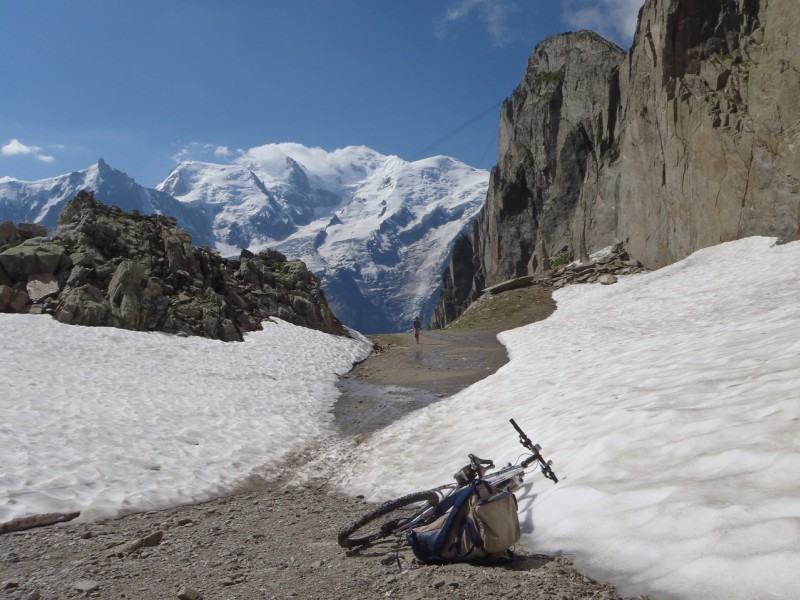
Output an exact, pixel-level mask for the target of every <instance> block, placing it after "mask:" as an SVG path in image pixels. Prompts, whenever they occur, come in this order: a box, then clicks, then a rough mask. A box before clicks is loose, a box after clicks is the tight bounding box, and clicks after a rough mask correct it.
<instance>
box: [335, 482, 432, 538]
mask: <svg viewBox="0 0 800 600" xmlns="http://www.w3.org/2000/svg"><path fill="white" fill-rule="evenodd" d="M439 499H440V496H439V494H437V493H436V492H435V491H434V490H425V491H424V492H414V493H413V494H408V495H406V496H401V497H400V498H395V499H394V500H389V501H387V502H384V503H383V504H381V505H380V506H379V507H377V508H376V509H374V510H371V511H370V512H368V513H367V514H365V515H363V516H362V517H360V518H358V519H356V520H355V521H352V522H350V523H349V524H348V525H345V526H344V527H342V528H341V529H340V530H339V535H338V537H337V541H338V542H339V545H340V546H341V547H342V548H357V547H358V546H366V545H367V544H371V543H372V542H374V541H376V540H379V539H381V538H385V537H389V536H390V535H392V534H394V533H396V532H397V531H399V530H400V529H401V528H402V526H403V525H404V524H406V523H408V522H409V521H410V520H411V519H413V518H415V517H417V516H418V515H419V514H420V513H421V512H423V511H425V510H428V509H429V508H432V507H434V506H436V505H437V504H439ZM394 513H396V514H394ZM387 516H388V517H390V518H388V519H382V517H387ZM379 520H380V521H379ZM420 524H421V523H420ZM365 528H367V529H365Z"/></svg>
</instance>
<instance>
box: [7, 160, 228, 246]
mask: <svg viewBox="0 0 800 600" xmlns="http://www.w3.org/2000/svg"><path fill="white" fill-rule="evenodd" d="M81 190H91V191H93V192H94V193H95V197H96V198H97V199H98V200H100V201H101V202H104V203H105V204H110V205H113V206H118V207H119V208H121V209H123V210H125V211H127V212H132V211H134V210H137V211H139V212H140V213H141V214H143V215H151V214H163V215H168V216H171V217H175V218H176V219H177V221H178V223H180V225H181V227H183V228H184V229H186V230H188V231H189V233H190V234H191V235H192V240H193V241H194V243H195V244H198V245H212V244H213V243H214V240H213V237H212V234H211V227H210V224H209V223H208V219H206V218H203V217H202V215H196V214H195V211H192V210H191V209H188V210H187V207H186V206H185V205H184V204H182V203H181V202H178V201H177V200H175V198H173V197H172V196H170V195H169V194H165V193H164V192H160V191H158V190H155V189H152V188H145V187H142V186H141V185H139V184H138V183H136V182H135V181H134V180H133V179H131V178H130V177H128V175H126V174H125V173H123V172H122V171H117V170H116V169H113V168H111V167H110V166H109V165H108V164H107V163H106V162H105V161H104V160H103V159H102V158H101V159H99V160H98V161H97V163H95V164H94V165H92V166H91V167H89V168H88V169H84V170H82V171H75V172H73V173H69V174H67V175H60V176H58V177H52V178H50V179H42V180H40V181H20V180H17V179H13V178H11V177H3V178H0V221H14V222H15V223H38V224H40V225H44V226H45V227H47V228H48V229H50V230H52V229H54V228H55V226H56V222H57V220H58V215H59V213H60V212H61V209H62V207H63V206H64V204H66V203H67V202H68V201H69V200H71V199H72V198H74V197H75V196H76V195H77V193H78V192H80V191H81Z"/></svg>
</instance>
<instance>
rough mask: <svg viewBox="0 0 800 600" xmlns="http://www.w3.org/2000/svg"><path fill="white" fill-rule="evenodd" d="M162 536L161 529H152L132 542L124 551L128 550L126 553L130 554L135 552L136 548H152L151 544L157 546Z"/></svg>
mask: <svg viewBox="0 0 800 600" xmlns="http://www.w3.org/2000/svg"><path fill="white" fill-rule="evenodd" d="M163 538H164V532H163V531H161V530H159V531H154V532H153V533H151V534H150V535H147V536H145V537H143V538H140V539H138V540H136V541H135V542H133V543H132V544H131V545H130V546H128V548H127V550H126V551H127V552H128V554H130V553H132V552H136V551H137V550H141V549H142V548H152V547H153V546H158V545H159V544H160V543H161V540H162V539H163Z"/></svg>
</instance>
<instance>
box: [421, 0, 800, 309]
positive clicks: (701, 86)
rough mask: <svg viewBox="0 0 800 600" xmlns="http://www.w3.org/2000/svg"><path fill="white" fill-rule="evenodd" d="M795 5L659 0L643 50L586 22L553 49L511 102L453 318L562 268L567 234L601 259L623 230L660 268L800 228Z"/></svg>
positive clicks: (450, 276)
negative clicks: (524, 279)
mask: <svg viewBox="0 0 800 600" xmlns="http://www.w3.org/2000/svg"><path fill="white" fill-rule="evenodd" d="M794 8H796V7H795V6H794V4H793V3H792V2H791V1H790V0H770V1H769V2H766V1H764V0H723V1H722V2H719V1H713V2H712V1H711V0H701V1H696V0H648V1H647V2H646V3H645V5H644V7H643V8H642V10H641V12H640V15H639V24H638V29H637V33H636V36H635V39H634V43H633V46H632V48H631V50H630V51H629V52H628V53H624V52H623V51H622V50H620V49H619V48H616V47H615V46H613V45H612V44H610V43H609V42H607V41H605V40H603V39H602V38H600V37H599V36H597V35H595V34H593V33H591V32H586V31H582V32H577V33H571V34H564V35H561V36H556V37H554V38H550V39H548V40H545V41H543V42H542V43H541V44H540V45H539V46H537V48H536V49H535V50H534V52H533V54H532V55H531V58H530V60H529V63H528V68H527V71H526V74H525V77H524V79H523V81H522V83H521V84H520V86H519V87H518V88H517V90H515V91H514V93H513V95H512V96H511V97H510V98H508V99H507V100H506V102H505V103H504V105H503V108H502V111H501V116H500V148H499V150H500V156H499V162H498V164H497V166H496V167H495V168H494V170H493V171H492V177H491V181H490V186H489V192H488V195H487V200H486V204H485V206H484V207H483V209H482V211H481V213H480V215H479V216H478V218H477V219H476V221H475V222H474V225H473V227H472V229H471V231H470V233H469V234H468V236H466V237H465V238H464V239H462V240H459V243H458V244H457V247H456V252H454V257H456V258H457V257H458V256H459V255H461V256H464V255H468V256H467V257H466V258H457V260H454V261H451V269H450V270H449V271H448V272H446V273H445V276H444V280H443V292H442V296H441V299H440V306H439V307H438V308H437V311H436V312H437V319H438V318H439V316H438V315H442V316H443V317H442V318H446V319H447V320H451V319H452V315H457V314H459V313H460V311H462V310H463V309H464V308H465V307H466V306H468V305H469V303H470V302H471V301H473V300H474V299H475V298H477V296H478V295H479V294H480V291H481V290H482V289H483V288H484V287H486V286H491V285H493V284H495V283H498V282H500V281H504V280H507V279H510V278H514V277H521V276H524V275H530V274H535V273H538V272H541V271H546V270H548V269H549V268H550V267H551V257H552V256H553V255H554V253H556V252H558V251H559V249H561V248H563V247H564V246H566V247H567V248H568V250H569V252H570V253H571V254H573V255H574V256H576V257H583V258H585V257H586V256H588V254H589V253H591V252H594V251H596V250H599V249H601V248H604V247H607V246H610V245H613V244H615V243H617V242H623V243H624V245H625V247H626V248H627V250H628V251H629V252H630V253H631V255H632V256H633V257H635V258H636V259H637V260H639V261H641V262H642V263H643V264H644V265H645V266H646V267H648V268H659V267H661V266H664V265H667V264H670V263H672V262H675V261H677V260H680V259H682V258H685V257H686V256H688V255H689V254H691V253H692V252H695V251H696V250H699V249H701V248H704V247H707V246H711V245H715V244H719V243H722V242H726V241H730V240H734V239H739V238H742V237H747V236H751V235H767V236H775V237H778V238H780V239H782V240H793V239H797V238H798V237H800V160H798V158H800V156H798V153H800V76H798V75H800V37H798V36H797V35H796V31H797V30H798V27H799V26H800V13H798V11H796V10H794ZM456 272H457V273H458V276H456V275H455V273H456ZM468 274H469V276H468ZM465 281H468V283H464V282H465Z"/></svg>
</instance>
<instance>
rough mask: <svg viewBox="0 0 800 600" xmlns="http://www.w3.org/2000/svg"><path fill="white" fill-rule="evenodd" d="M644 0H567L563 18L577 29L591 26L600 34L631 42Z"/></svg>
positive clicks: (627, 42)
mask: <svg viewBox="0 0 800 600" xmlns="http://www.w3.org/2000/svg"><path fill="white" fill-rule="evenodd" d="M643 4H644V0H568V1H567V2H566V3H565V6H564V13H563V14H564V17H563V18H564V22H565V23H566V24H567V25H569V26H570V27H574V28H576V29H591V30H592V31H596V32H597V33H599V34H600V35H602V36H605V37H607V38H611V39H614V40H617V41H621V42H624V43H625V44H630V42H631V40H632V39H633V34H634V33H635V31H636V20H637V18H638V16H639V9H640V8H641V7H642V5H643Z"/></svg>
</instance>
